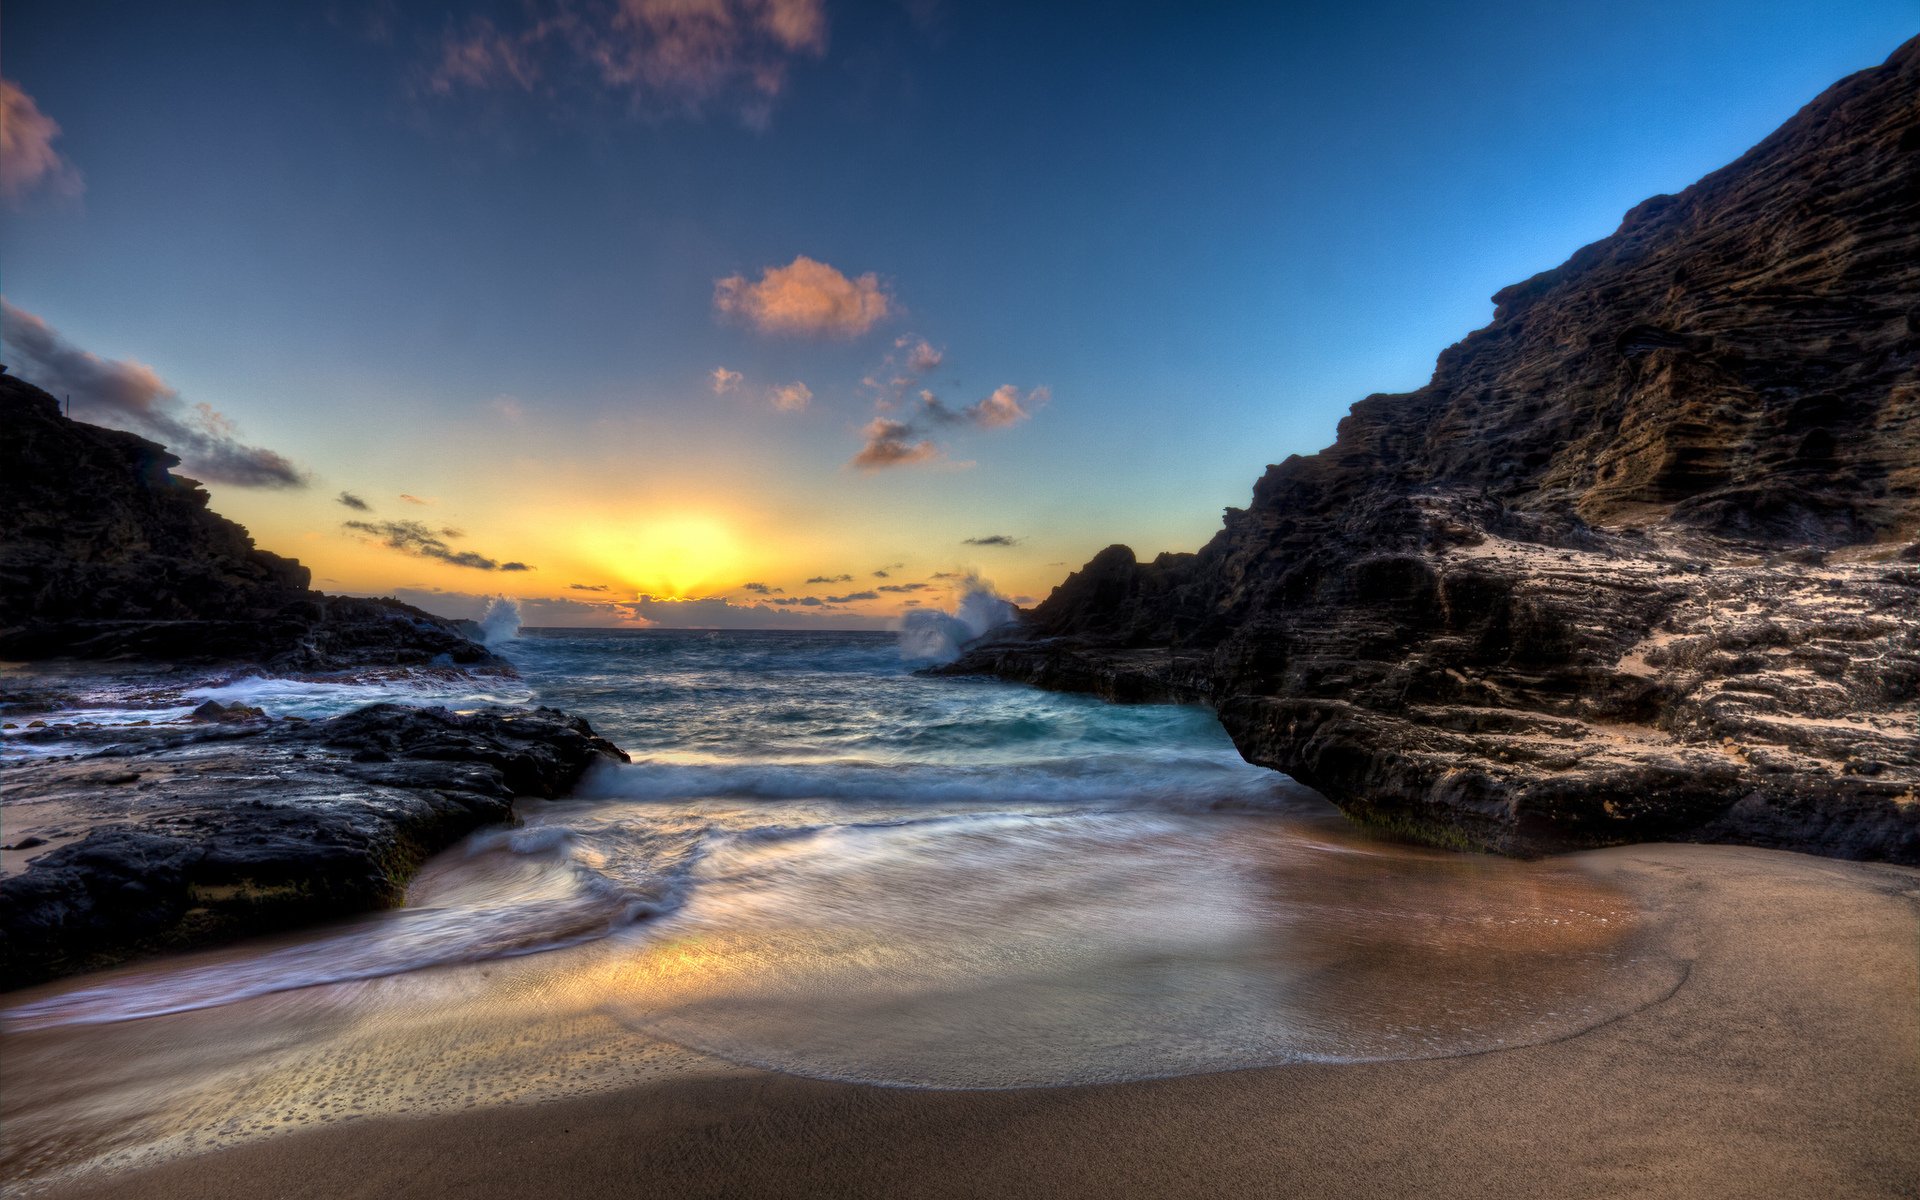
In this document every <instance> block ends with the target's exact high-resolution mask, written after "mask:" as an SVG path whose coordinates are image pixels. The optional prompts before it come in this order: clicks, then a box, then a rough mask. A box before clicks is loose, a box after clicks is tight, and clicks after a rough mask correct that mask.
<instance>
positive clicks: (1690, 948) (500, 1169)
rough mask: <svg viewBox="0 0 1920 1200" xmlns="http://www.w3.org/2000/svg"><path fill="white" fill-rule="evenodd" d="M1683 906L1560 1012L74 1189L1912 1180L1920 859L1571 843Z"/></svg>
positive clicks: (1680, 1190) (1693, 1189) (1604, 1187)
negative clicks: (1065, 1075)
mask: <svg viewBox="0 0 1920 1200" xmlns="http://www.w3.org/2000/svg"><path fill="white" fill-rule="evenodd" d="M1571 861H1575V862H1578V863H1579V864H1580V865H1581V866H1582V867H1583V868H1584V869H1587V870H1590V871H1592V872H1594V873H1595V875H1596V876H1597V877H1598V878H1600V879H1602V880H1604V881H1606V882H1609V883H1611V884H1614V885H1616V886H1618V887H1620V888H1622V889H1624V890H1625V891H1626V892H1627V893H1629V894H1630V895H1632V896H1634V897H1635V898H1636V899H1637V901H1638V902H1639V903H1640V904H1641V905H1643V906H1646V907H1647V908H1649V909H1651V910H1653V911H1654V912H1655V913H1656V914H1658V915H1660V916H1662V917H1663V918H1664V920H1663V921H1662V923H1661V931H1660V932H1659V934H1658V935H1657V936H1658V937H1660V938H1661V939H1662V941H1663V942H1664V949H1665V950H1666V952H1667V953H1669V954H1671V955H1672V956H1674V957H1675V958H1677V959H1679V960H1681V961H1683V962H1685V963H1686V964H1688V965H1687V967H1686V970H1685V974H1684V977H1683V978H1682V980H1681V982H1680V983H1679V985H1678V986H1677V987H1676V988H1675V989H1673V990H1672V991H1671V993H1670V994H1667V995H1665V996H1664V998H1660V999H1656V1000H1654V1001H1652V1002H1650V1003H1648V1004H1646V1005H1645V1006H1643V1007H1640V1008H1637V1009H1635V1010H1634V1011H1631V1012H1629V1013H1627V1014H1626V1015H1624V1016H1622V1017H1619V1018H1618V1019H1615V1020H1613V1021H1610V1022H1608V1023H1606V1024H1604V1025H1601V1026H1599V1027H1597V1028H1593V1029H1590V1030H1587V1031H1586V1032H1583V1033H1578V1034H1575V1035H1572V1036H1569V1037H1565V1038H1563V1039H1560V1040H1556V1041H1550V1042H1546V1043H1543V1044H1538V1045H1532V1046H1527V1047H1524V1048H1518V1049H1510V1050H1500V1051H1493V1052H1488V1053H1480V1054H1474V1055H1468V1056H1464V1057H1457V1058H1446V1059H1428V1060H1420V1061H1394V1062H1378V1063H1361V1064H1343V1065H1321V1064H1295V1065H1288V1066H1280V1067H1269V1068H1262V1069H1258V1070H1248V1071H1239V1072H1229V1073H1222V1074H1211V1075H1197V1076H1186V1077H1182V1078H1173V1079H1162V1080H1151V1081H1144V1082H1134V1083H1125V1084H1115V1085H1098V1086H1073V1087H1059V1088H1036V1089H1020V1090H1002V1091H955V1090H944V1091H943V1090H933V1089H916V1088H899V1087H874V1086H865V1085H852V1084H842V1083H827V1082H820V1081H816V1080H810V1079H803V1078H798V1077H794V1076H788V1075H781V1074H775V1073H771V1072H762V1071H749V1070H744V1069H739V1068H726V1069H720V1070H716V1071H714V1072H711V1073H699V1072H694V1073H683V1074H678V1075H671V1076H667V1077H664V1078H661V1079H660V1080H659V1081H657V1082H650V1083H643V1084H640V1085H638V1086H632V1087H627V1088H623V1089H620V1090H613V1091H607V1092H603V1093H601V1094H597V1095H591V1096H585V1097H580V1098H576V1099H568V1100H559V1101H555V1102H551V1103H546V1104H536V1105H525V1106H508V1107H500V1108H491V1109H478V1110H475V1111H473V1112H470V1113H464V1114H459V1115H450V1116H440V1117H429V1118H418V1119H405V1118H374V1119H365V1120H356V1121H351V1122H347V1123H342V1124H333V1125H328V1126H323V1127H319V1128H316V1129H313V1130H311V1131H308V1132H302V1133H296V1134H290V1135H287V1136H284V1137H279V1138H274V1139H269V1140H264V1141H258V1142H253V1143H250V1144H246V1145H241V1146H238V1147H235V1148H232V1149H225V1150H219V1151H215V1152H211V1153H206V1154H202V1155H198V1156H194V1157H187V1158H180V1159H176V1160H173V1161H170V1162H167V1163H164V1164H162V1165H160V1166H157V1167H152V1168H148V1169H145V1170H141V1171H137V1172H132V1173H128V1174H123V1175H118V1176H113V1177H109V1178H106V1179H101V1180H97V1181H95V1182H93V1183H91V1184H88V1185H85V1186H67V1187H63V1188H60V1189H58V1190H57V1191H54V1192H51V1193H48V1194H54V1195H61V1196H127V1197H136V1196H137V1197H176V1196H177V1197H229V1196H230V1197H245V1198H247V1200H257V1198H258V1197H261V1196H276V1197H277V1196H329V1197H331V1196H392V1195H408V1196H450V1197H451V1196H478V1197H492V1196H500V1197H509V1196H511V1197H527V1196H547V1195H564V1196H569V1197H582V1196H597V1195H659V1196H807V1195H820V1196H909V1195H910V1196H989V1195H993V1196H1005V1195H1103V1196H1112V1195H1127V1196H1167V1195H1248V1196H1251V1195H1261V1196H1270V1195H1302V1196H1416V1195H1419V1196H1431V1195H1473V1196H1545V1195H1552V1196H1623V1195H1648V1196H1727V1197H1733V1196H1809V1197H1812V1196H1818V1197H1844V1196H1913V1195H1915V1194H1920V920H1917V919H1916V913H1917V911H1920V872H1915V871H1913V870H1907V869H1901V868H1889V867H1879V866H1870V865H1860V864H1851V863H1842V862H1835V861H1831V860H1825V859H1817V858H1810V857H1805V856H1800V855H1792V854H1784V853H1777V852H1771V851H1761V850H1749V849H1742V848H1729V847H1695V846H1639V847H1627V848H1621V849H1616V850H1608V851H1600V852H1596V853H1592V854H1587V855H1581V856H1578V857H1577V858H1576V859H1574V860H1571Z"/></svg>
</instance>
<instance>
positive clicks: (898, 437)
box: [853, 417, 940, 471]
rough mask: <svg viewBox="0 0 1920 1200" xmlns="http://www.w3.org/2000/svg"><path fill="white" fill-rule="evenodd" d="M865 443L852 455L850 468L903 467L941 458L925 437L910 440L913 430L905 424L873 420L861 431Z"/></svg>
mask: <svg viewBox="0 0 1920 1200" xmlns="http://www.w3.org/2000/svg"><path fill="white" fill-rule="evenodd" d="M860 433H861V436H863V437H865V438H866V439H867V444H866V445H864V446H862V447H860V452H859V453H858V454H855V455H854V456H853V465H854V466H856V467H859V468H860V469H862V470H864V471H877V470H880V469H881V468H883V467H905V466H911V465H912V464H914V463H920V462H929V461H931V460H933V459H936V458H939V457H940V448H939V447H938V446H936V445H934V444H933V443H932V442H931V441H929V440H928V439H926V438H921V439H920V440H919V441H917V442H916V441H912V440H910V439H912V438H913V436H914V433H915V430H914V427H913V426H911V425H909V424H907V423H906V422H905V421H895V420H891V419H889V418H887V417H875V418H874V419H873V420H872V421H870V422H868V423H867V427H866V428H865V429H862V430H861V431H860Z"/></svg>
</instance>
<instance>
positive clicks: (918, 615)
mask: <svg viewBox="0 0 1920 1200" xmlns="http://www.w3.org/2000/svg"><path fill="white" fill-rule="evenodd" d="M1013 611H1014V610H1013V602H1012V601H1010V600H1008V599H1007V598H1006V597H1005V596H1002V595H1001V594H1000V593H999V592H997V591H995V590H994V587H993V585H992V584H991V583H988V582H987V581H986V580H984V579H982V578H980V577H979V576H978V575H969V576H967V578H966V580H965V582H964V584H963V585H962V587H961V594H960V601H959V603H958V604H956V605H954V608H953V611H952V612H945V611H942V610H940V609H934V608H919V609H914V610H913V611H911V612H909V613H907V615H906V616H904V617H902V618H901V620H900V657H901V658H902V659H904V660H905V661H907V662H910V663H943V662H952V661H953V660H954V659H956V658H958V657H960V650H961V647H963V646H965V645H966V644H967V643H968V642H970V641H972V640H973V639H975V638H977V637H979V636H981V635H982V634H985V633H987V632H989V631H990V630H993V629H997V628H999V627H1000V626H1002V625H1005V624H1006V623H1007V622H1009V621H1011V620H1013Z"/></svg>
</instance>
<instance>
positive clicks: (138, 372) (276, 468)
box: [0, 300, 307, 488]
mask: <svg viewBox="0 0 1920 1200" xmlns="http://www.w3.org/2000/svg"><path fill="white" fill-rule="evenodd" d="M0 339H4V341H5V342H6V344H7V346H8V347H9V354H10V356H11V357H12V359H13V365H14V369H15V372H16V373H17V374H20V375H22V376H25V377H28V378H30V379H31V380H32V381H33V382H35V383H38V384H39V385H40V386H41V387H43V388H45V389H46V390H47V391H49V392H52V393H54V394H55V395H57V396H66V395H71V396H72V397H73V404H74V412H75V415H76V416H78V417H79V418H81V419H82V420H88V421H99V422H102V423H105V424H109V425H116V426H120V427H122V428H125V427H129V426H130V427H132V429H133V430H134V431H135V432H138V433H142V434H146V435H149V436H151V437H153V438H154V439H156V440H157V441H160V442H162V443H163V444H165V446H166V447H167V449H169V450H171V451H173V453H175V454H177V455H179V457H180V460H181V462H182V463H183V464H184V465H185V467H186V469H187V471H188V473H189V474H191V475H192V476H193V477H194V478H196V479H201V480H205V481H206V482H209V483H226V484H232V485H233V486H235V487H261V488H298V487H305V486H306V485H307V478H306V475H305V474H304V473H303V472H302V471H301V470H300V469H299V468H298V467H296V466H294V465H293V463H292V462H290V461H288V460H287V458H286V457H285V456H283V455H280V454H277V453H275V452H274V451H272V450H267V449H264V448H262V447H259V446H249V445H246V444H245V443H243V442H241V441H240V439H239V437H238V432H239V431H238V428H237V427H236V426H235V425H234V423H233V420H232V419H231V418H229V417H228V416H227V415H226V414H225V413H222V412H220V411H219V410H218V409H215V408H214V407H213V406H212V405H209V404H189V403H187V402H186V401H185V400H182V399H181V398H180V393H179V392H177V391H175V390H174V388H173V387H172V385H170V384H168V383H167V381H166V380H164V379H162V378H161V377H160V373H159V372H158V371H155V370H154V369H153V368H152V367H150V366H148V365H147V364H145V363H142V362H135V361H134V360H133V359H130V358H118V359H116V358H101V357H100V356H99V355H97V354H94V353H92V352H90V351H87V350H82V349H80V348H79V347H78V346H75V345H74V344H73V343H71V342H69V341H68V340H67V339H66V338H64V337H62V336H61V334H60V332H59V331H58V330H56V329H55V328H54V327H53V326H51V325H49V324H47V323H46V322H45V321H43V320H41V319H40V318H39V317H38V316H36V315H34V314H33V313H30V312H28V311H26V310H25V309H23V308H16V307H14V306H13V305H12V304H9V303H7V302H6V301H4V300H0Z"/></svg>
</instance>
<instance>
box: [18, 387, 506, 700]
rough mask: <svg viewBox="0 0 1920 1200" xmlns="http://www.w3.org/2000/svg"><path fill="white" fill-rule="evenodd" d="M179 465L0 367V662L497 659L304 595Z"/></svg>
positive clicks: (402, 621)
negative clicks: (179, 472) (68, 411)
mask: <svg viewBox="0 0 1920 1200" xmlns="http://www.w3.org/2000/svg"><path fill="white" fill-rule="evenodd" d="M179 461H180V460H179V459H177V458H175V457H174V456H173V455H171V454H169V453H167V451H166V450H165V449H164V448H163V447H161V446H159V445H157V444H155V443H153V442H150V441H147V440H146V439H145V438H141V437H137V436H135V435H134V434H131V433H123V432H121V431H119V430H114V429H102V428H100V427H98V426H94V425H88V424H85V423H83V422H80V421H74V420H70V419H68V418H67V417H64V416H62V415H61V414H60V409H59V405H58V403H57V402H56V401H55V400H54V398H53V397H52V396H50V395H48V394H47V393H45V392H43V391H41V390H40V389H39V388H37V387H34V386H33V385H32V384H29V383H26V382H25V381H23V380H20V379H17V378H15V377H14V376H11V375H0V659H13V660H16V661H19V660H32V659H44V658H52V657H62V656H64V657H74V658H93V659H111V658H120V659H159V660H167V661H171V662H181V663H208V662H247V663H254V664H258V665H261V666H265V667H267V668H269V669H272V670H278V671H331V670H340V669H345V668H352V667H359V666H367V665H377V666H410V665H417V666H425V665H429V664H437V665H445V666H464V667H484V668H490V669H500V670H509V669H510V668H508V667H507V665H506V664H505V663H504V662H503V661H502V660H500V659H498V658H496V657H495V656H493V655H492V654H490V653H488V652H487V650H486V648H485V647H484V646H482V645H480V644H479V643H477V642H475V641H474V640H473V639H471V638H469V637H467V636H466V634H464V633H463V632H461V630H460V628H459V626H458V625H456V624H455V623H454V622H451V621H446V620H443V619H441V618H439V617H436V616H433V615H431V614H429V613H425V612H422V611H420V610H419V609H417V608H413V607H410V606H408V605H405V604H402V603H400V602H399V601H397V600H369V599H360V598H357V597H347V596H327V595H324V594H322V593H320V592H316V591H313V590H312V589H311V588H310V587H309V586H308V585H309V583H310V578H311V577H310V574H309V572H308V571H307V569H306V568H305V567H303V566H301V565H300V564H299V563H298V562H295V561H294V560H293V559H290V558H282V557H280V556H279V555H277V554H269V553H268V552H266V551H264V550H259V549H256V548H255V547H254V544H253V539H252V538H250V537H249V536H248V535H247V531H246V530H245V529H243V528H241V527H240V526H239V525H236V524H234V523H233V522H232V521H229V520H227V519H225V518H224V517H221V516H219V515H218V514H216V513H214V512H212V511H210V510H209V509H208V508H207V493H206V492H205V491H204V490H202V489H201V487H200V485H199V484H197V483H195V482H194V481H193V480H190V479H183V478H181V477H179V476H176V475H173V474H171V473H170V468H172V467H174V466H177V465H178V464H179Z"/></svg>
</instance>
